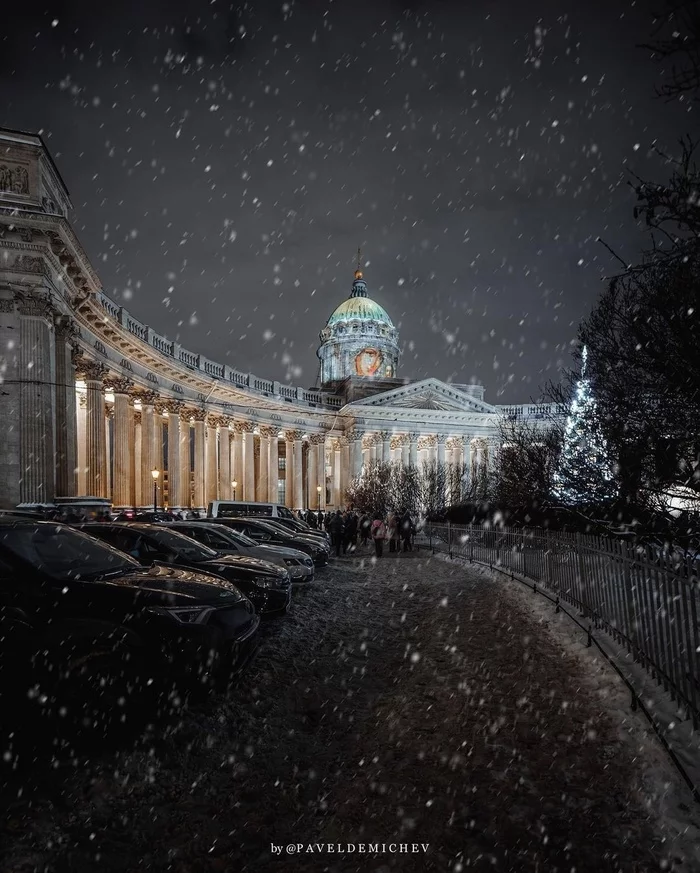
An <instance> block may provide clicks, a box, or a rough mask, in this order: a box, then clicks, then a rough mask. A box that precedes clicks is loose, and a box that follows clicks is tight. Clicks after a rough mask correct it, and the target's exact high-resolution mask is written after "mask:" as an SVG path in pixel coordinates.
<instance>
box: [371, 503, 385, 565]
mask: <svg viewBox="0 0 700 873" xmlns="http://www.w3.org/2000/svg"><path fill="white" fill-rule="evenodd" d="M372 539H373V540H374V551H375V554H376V556H377V557H378V558H381V556H382V551H383V549H384V540H385V539H386V525H385V524H384V521H383V520H382V517H381V515H380V514H379V513H377V514H376V515H375V516H374V521H373V522H372Z"/></svg>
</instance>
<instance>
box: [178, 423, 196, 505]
mask: <svg viewBox="0 0 700 873" xmlns="http://www.w3.org/2000/svg"><path fill="white" fill-rule="evenodd" d="M191 428H192V410H191V409H185V410H183V411H182V412H181V413H180V497H179V501H178V502H179V504H180V506H181V507H182V508H183V509H190V508H191V507H192V505H193V503H192V455H191V452H190V430H191Z"/></svg>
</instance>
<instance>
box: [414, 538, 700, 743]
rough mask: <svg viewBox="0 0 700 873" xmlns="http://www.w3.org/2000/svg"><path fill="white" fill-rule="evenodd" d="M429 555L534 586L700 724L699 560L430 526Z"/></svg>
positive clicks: (598, 543) (613, 545)
mask: <svg viewBox="0 0 700 873" xmlns="http://www.w3.org/2000/svg"><path fill="white" fill-rule="evenodd" d="M423 533H424V535H425V536H426V537H427V540H428V543H427V544H428V545H429V547H430V548H431V549H433V551H440V552H445V553H446V554H449V555H450V557H462V558H466V559H467V560H469V561H474V562H477V563H481V564H488V565H489V566H492V567H497V568H499V569H501V570H505V571H508V572H510V573H511V574H515V573H517V574H518V575H522V576H525V577H527V578H529V579H532V580H533V581H534V582H536V583H539V584H540V585H542V586H544V587H545V588H547V589H549V591H550V592H552V594H553V595H554V596H555V600H556V601H558V600H561V601H564V602H566V603H569V604H572V605H573V606H574V607H576V608H577V609H578V610H579V611H580V612H581V613H582V615H583V616H584V617H585V618H586V619H587V620H588V622H589V624H590V626H592V627H594V628H597V629H601V630H603V631H605V632H606V633H607V634H609V635H610V636H611V637H612V638H613V639H614V640H615V641H616V642H617V643H618V644H620V645H622V646H624V647H625V649H626V650H627V652H629V653H630V654H631V656H632V657H633V658H634V660H635V661H636V662H638V663H639V664H640V665H641V666H643V667H644V668H645V669H646V671H647V672H648V673H649V674H650V675H651V676H652V677H653V678H654V679H655V680H656V681H657V682H658V683H659V684H660V685H662V686H663V688H664V690H665V691H667V692H668V693H669V694H670V695H671V697H672V698H673V699H674V700H675V701H676V702H677V703H680V704H682V706H684V707H685V708H686V709H687V712H688V717H689V718H690V719H692V722H693V727H694V728H697V727H698V726H699V725H700V708H699V701H700V625H699V624H698V614H699V613H700V602H699V598H700V590H699V581H698V580H699V576H700V564H699V562H698V561H697V560H696V559H694V558H692V557H689V556H685V555H680V554H675V553H673V552H669V551H668V550H661V549H659V550H656V549H655V548H654V547H652V546H643V547H639V546H635V545H634V544H632V543H628V542H622V541H618V540H613V539H606V538H604V537H599V536H594V535H592V534H574V533H562V532H558V531H557V532H551V531H545V530H540V529H508V528H505V529H493V528H491V529H486V528H483V527H480V526H456V525H450V524H446V525H439V524H429V525H427V526H426V528H425V530H424V531H423Z"/></svg>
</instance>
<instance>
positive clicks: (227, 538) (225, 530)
mask: <svg viewBox="0 0 700 873" xmlns="http://www.w3.org/2000/svg"><path fill="white" fill-rule="evenodd" d="M207 530H208V531H209V533H211V535H212V536H215V537H216V538H217V540H220V541H221V542H220V545H221V548H222V549H225V548H227V545H233V546H257V543H256V542H255V540H251V538H250V537H249V536H246V535H245V534H244V533H243V532H242V531H240V530H231V528H230V527H224V526H223V525H214V524H213V525H211V526H207Z"/></svg>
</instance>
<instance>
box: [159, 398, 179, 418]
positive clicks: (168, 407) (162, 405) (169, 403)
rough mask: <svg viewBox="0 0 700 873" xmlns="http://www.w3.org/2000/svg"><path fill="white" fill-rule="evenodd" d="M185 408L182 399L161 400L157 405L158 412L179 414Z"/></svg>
mask: <svg viewBox="0 0 700 873" xmlns="http://www.w3.org/2000/svg"><path fill="white" fill-rule="evenodd" d="M184 408H185V404H184V403H183V402H182V400H160V401H159V402H158V404H157V406H156V409H157V411H158V412H160V413H163V412H167V413H168V415H179V414H180V413H181V412H182V410H183V409H184Z"/></svg>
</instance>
